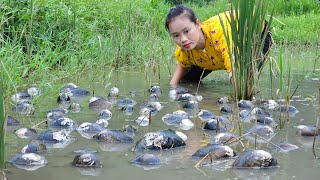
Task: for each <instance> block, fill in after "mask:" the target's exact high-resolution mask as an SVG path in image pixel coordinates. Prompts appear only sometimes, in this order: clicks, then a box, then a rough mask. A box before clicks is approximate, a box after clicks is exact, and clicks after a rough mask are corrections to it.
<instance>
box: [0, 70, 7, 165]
mask: <svg viewBox="0 0 320 180" xmlns="http://www.w3.org/2000/svg"><path fill="white" fill-rule="evenodd" d="M2 73H3V71H2V66H0V77H1V78H0V170H3V169H4V162H5V160H4V158H5V144H4V141H5V134H6V133H5V132H6V131H5V127H6V116H5V106H4V96H3V94H4V91H3V75H2Z"/></svg>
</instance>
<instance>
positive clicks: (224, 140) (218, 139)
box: [213, 132, 239, 144]
mask: <svg viewBox="0 0 320 180" xmlns="http://www.w3.org/2000/svg"><path fill="white" fill-rule="evenodd" d="M238 138H239V136H237V135H235V134H232V133H229V132H223V133H219V134H217V135H215V136H214V138H213V142H214V143H218V144H231V143H234V142H237V141H238Z"/></svg>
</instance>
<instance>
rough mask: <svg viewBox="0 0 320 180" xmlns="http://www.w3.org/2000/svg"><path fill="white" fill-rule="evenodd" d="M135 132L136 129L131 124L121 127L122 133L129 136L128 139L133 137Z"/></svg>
mask: <svg viewBox="0 0 320 180" xmlns="http://www.w3.org/2000/svg"><path fill="white" fill-rule="evenodd" d="M137 131H138V130H137V128H136V127H134V126H133V125H131V124H128V125H125V126H124V127H123V132H124V133H126V134H127V135H129V136H130V137H133V136H134V135H135V133H136V132H137Z"/></svg>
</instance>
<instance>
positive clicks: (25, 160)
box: [9, 153, 48, 166]
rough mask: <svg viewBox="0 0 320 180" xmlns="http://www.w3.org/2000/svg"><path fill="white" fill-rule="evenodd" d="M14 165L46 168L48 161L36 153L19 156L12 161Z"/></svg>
mask: <svg viewBox="0 0 320 180" xmlns="http://www.w3.org/2000/svg"><path fill="white" fill-rule="evenodd" d="M9 162H10V163H12V164H13V165H24V166H44V165H46V164H47V163H48V161H47V160H46V159H45V158H44V157H43V156H41V155H38V154H35V153H24V154H18V155H16V156H15V157H13V158H12V159H11V160H10V161H9Z"/></svg>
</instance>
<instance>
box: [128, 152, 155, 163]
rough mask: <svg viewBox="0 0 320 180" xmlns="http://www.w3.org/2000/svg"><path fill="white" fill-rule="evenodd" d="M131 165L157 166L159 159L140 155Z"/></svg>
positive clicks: (153, 156)
mask: <svg viewBox="0 0 320 180" xmlns="http://www.w3.org/2000/svg"><path fill="white" fill-rule="evenodd" d="M131 163H133V164H140V165H159V164H160V159H159V157H158V156H156V155H154V154H148V153H146V154H142V155H138V156H137V157H135V158H134V159H133V160H132V161H131Z"/></svg>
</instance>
